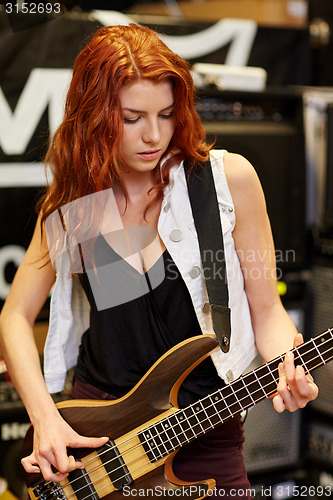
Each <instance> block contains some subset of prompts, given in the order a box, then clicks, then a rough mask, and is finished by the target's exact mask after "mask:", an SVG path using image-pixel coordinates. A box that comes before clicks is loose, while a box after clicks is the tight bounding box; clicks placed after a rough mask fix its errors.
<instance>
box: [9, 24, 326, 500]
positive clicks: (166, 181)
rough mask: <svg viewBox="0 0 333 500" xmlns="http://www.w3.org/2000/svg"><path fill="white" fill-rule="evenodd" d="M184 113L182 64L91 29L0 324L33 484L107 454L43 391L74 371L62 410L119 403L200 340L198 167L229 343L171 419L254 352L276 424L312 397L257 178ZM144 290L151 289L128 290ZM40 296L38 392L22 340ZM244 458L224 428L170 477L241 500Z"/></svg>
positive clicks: (163, 52)
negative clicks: (270, 373) (214, 212)
mask: <svg viewBox="0 0 333 500" xmlns="http://www.w3.org/2000/svg"><path fill="white" fill-rule="evenodd" d="M193 100H194V89H193V82H192V79H191V75H190V72H189V69H188V66H187V64H186V62H185V61H183V60H182V59H181V58H180V57H179V56H177V55H176V54H174V53H173V52H171V51H170V50H169V49H168V48H167V47H166V46H165V45H164V44H163V43H162V42H161V41H160V39H159V38H158V37H157V36H156V35H155V34H154V33H153V32H152V31H150V30H149V29H146V28H143V27H140V26H135V25H131V26H115V27H108V28H102V29H100V30H99V31H98V32H97V33H96V34H95V36H94V37H93V38H92V40H91V41H90V43H89V44H88V46H87V47H86V48H85V49H84V50H82V52H81V53H80V54H79V56H78V57H77V60H76V62H75V65H74V71H73V79H72V83H71V85H70V88H69V91H68V96H67V102H66V110H65V116H64V120H63V122H62V124H61V126H60V127H59V129H58V131H57V132H56V134H55V136H54V139H53V142H52V144H51V146H50V148H49V151H48V154H47V158H46V161H47V163H48V165H50V167H51V170H52V174H53V179H52V182H51V183H50V185H49V187H48V190H47V193H46V195H45V198H44V199H43V200H42V203H41V209H40V216H39V220H38V223H37V226H36V229H35V233H34V235H33V238H32V241H31V244H30V246H29V248H28V250H27V253H26V256H25V258H24V260H23V262H22V264H21V266H20V267H19V269H18V271H17V274H16V277H15V280H14V282H13V285H12V288H11V291H10V294H9V296H8V298H7V301H6V303H5V305H4V307H3V310H2V313H1V320H0V327H1V328H0V329H1V345H2V350H3V354H4V357H5V360H6V363H7V366H8V370H9V372H10V375H11V377H12V379H13V381H14V383H15V386H16V388H17V390H18V392H19V394H20V396H21V398H22V400H23V402H24V404H25V406H26V409H27V411H28V413H29V416H30V419H31V422H32V424H33V426H34V448H33V452H32V454H31V455H30V456H28V457H25V458H24V459H23V460H22V463H23V465H24V468H25V469H26V471H27V472H31V473H34V472H41V473H42V474H43V476H44V478H45V479H46V480H52V481H61V480H63V479H64V478H65V477H66V475H67V474H68V473H69V472H70V471H72V470H74V469H75V468H79V467H82V463H81V462H75V460H74V458H73V457H72V456H68V455H67V451H66V448H67V447H71V448H80V447H91V448H97V447H99V446H102V445H103V444H104V443H105V442H106V441H107V436H105V437H96V438H93V437H84V436H80V435H78V434H77V433H76V432H75V431H74V430H73V429H72V428H71V427H70V426H69V425H68V424H67V423H66V422H65V421H64V420H63V419H62V417H61V416H60V414H59V413H58V411H57V410H56V408H55V406H54V403H53V400H52V398H51V396H50V394H49V391H50V392H51V393H52V392H58V391H60V390H61V389H62V388H63V384H64V379H65V376H66V370H67V369H68V368H70V367H71V366H74V365H76V371H75V381H74V386H73V397H75V398H90V399H111V398H119V397H121V396H123V395H124V394H126V393H127V392H128V391H129V390H130V389H131V388H132V387H133V386H134V385H135V384H136V383H137V382H138V381H139V380H140V378H141V377H142V376H143V375H144V374H145V372H146V371H147V370H148V369H149V368H150V366H151V365H152V364H153V363H154V362H155V361H156V360H157V359H158V358H159V357H160V356H161V355H162V354H163V353H165V352H166V351H167V350H168V349H169V348H171V347H173V346H174V345H176V344H177V343H178V342H181V341H182V340H184V339H187V338H189V337H191V336H194V335H199V334H201V333H212V332H213V330H212V324H211V319H210V314H209V308H208V311H207V307H206V306H207V302H208V299H207V295H206V291H205V284H204V276H203V274H204V273H203V269H202V263H201V261H200V253H199V249H198V241H197V236H196V231H195V228H194V223H193V218H192V215H191V208H190V203H189V198H188V194H187V188H186V181H185V174H184V168H183V161H184V160H187V161H188V163H189V165H190V166H191V167H194V165H196V164H200V163H202V162H204V161H206V160H208V159H210V162H211V166H212V171H213V176H214V181H215V187H216V192H217V197H218V202H219V209H220V216H221V225H222V231H223V237H224V245H225V258H226V266H227V274H228V288H229V304H230V308H231V325H232V333H231V346H230V351H229V352H228V353H227V354H226V353H223V352H218V353H215V354H214V356H213V357H212V358H211V357H209V358H207V359H206V360H205V361H204V362H202V363H201V364H200V365H199V366H198V367H197V368H196V369H195V370H194V372H193V373H192V374H191V375H190V376H189V377H188V379H186V381H185V382H184V383H183V385H182V388H181V390H180V394H179V400H180V401H179V402H180V405H186V404H189V403H191V402H193V401H196V400H197V399H198V398H200V397H202V396H204V395H207V394H209V393H210V392H213V391H214V390H216V389H217V388H219V387H222V386H223V385H224V384H225V383H227V382H228V381H230V376H231V375H232V376H233V377H238V376H239V375H240V374H241V373H242V372H243V371H244V370H245V369H246V367H247V366H248V365H249V363H250V362H251V361H252V359H253V357H254V355H255V352H256V348H258V350H259V352H260V353H261V355H262V357H263V359H264V360H266V361H267V360H270V359H272V358H274V357H276V356H277V355H279V354H281V353H283V352H286V351H288V354H287V355H286V356H285V359H284V363H281V365H280V369H279V372H280V380H279V384H278V391H277V394H276V396H275V397H274V399H273V404H274V407H275V409H276V410H277V411H278V412H282V411H284V409H288V410H290V411H294V410H296V409H297V408H300V407H304V406H305V405H306V403H307V402H308V401H309V400H313V399H314V398H315V397H316V396H317V392H318V389H317V387H316V385H315V384H314V383H313V380H312V378H311V376H309V375H305V373H304V370H303V369H302V368H301V367H297V368H295V365H294V360H293V355H292V353H290V352H289V351H290V349H291V348H292V347H294V346H298V345H299V344H301V343H302V336H301V335H300V334H297V332H296V330H295V327H294V325H293V324H292V322H291V320H290V319H289V316H288V314H287V313H286V311H285V310H284V308H283V306H282V305H281V302H280V299H279V296H278V293H277V284H276V278H275V262H274V246H273V241H272V235H271V229H270V224H269V220H268V217H267V213H266V206H265V200H264V195H263V193H262V189H261V186H260V183H259V181H258V178H257V176H256V174H255V171H254V169H253V168H252V166H251V165H250V164H249V163H248V161H247V160H245V159H244V158H243V157H241V156H239V155H236V154H232V153H229V152H225V151H217V150H212V149H211V146H210V145H209V144H207V143H206V142H205V141H204V130H203V127H202V125H201V124H200V121H199V118H198V116H197V114H196V112H195V109H194V104H193ZM207 224H209V221H207ZM83 226H84V228H83ZM133 228H134V229H133ZM61 248H65V250H64V251H61V250H60V249H61ZM68 255H70V257H71V258H70V259H69V258H68ZM253 256H256V259H254V258H253ZM154 270H155V271H156V273H155V275H153V274H152V272H153V271H154ZM161 270H162V271H161ZM194 271H195V272H194ZM161 273H162V274H161ZM128 276H129V278H128ZM133 276H134V278H133ZM147 276H149V278H150V283H151V286H150V287H148V288H146V289H145V288H144V287H143V288H140V287H141V285H142V282H141V281H140V280H141V278H142V279H144V280H145V283H147V282H148V281H149V279H146V278H147ZM152 276H155V277H156V280H155V282H153V281H152V279H151V277H152ZM132 278H133V279H132ZM138 281H139V282H140V283H141V285H140V284H139V287H138V289H135V290H134V289H133V287H132V285H131V283H132V284H134V283H137V282H138ZM53 285H54V289H53V296H52V302H51V313H50V329H49V334H48V339H47V343H46V351H45V373H44V375H45V380H44V377H43V375H42V372H41V368H40V362H39V357H38V354H37V350H36V347H35V344H34V340H33V333H32V327H33V324H34V321H35V319H36V317H37V315H38V313H39V311H40V309H41V307H42V305H43V304H44V301H45V300H46V298H47V296H48V294H49V292H50V289H51V287H52V286H53ZM78 304H79V305H78ZM79 344H80V347H79V349H78V345H79ZM255 346H256V347H255ZM45 381H46V383H45ZM242 442H243V431H242V426H241V422H240V418H239V417H235V418H233V419H231V420H230V421H229V422H226V423H224V424H222V425H221V426H219V427H217V428H216V429H215V430H214V431H211V432H208V433H207V434H206V435H205V436H203V437H201V438H199V439H197V440H196V441H195V442H194V443H191V444H188V445H186V446H184V447H183V448H182V449H181V451H180V452H179V453H178V454H177V456H176V458H175V460H174V472H175V474H176V476H178V477H179V478H180V479H182V480H189V481H193V480H197V481H198V480H201V479H206V478H207V477H214V479H215V480H216V482H217V490H216V492H215V496H216V497H219V496H222V495H219V492H218V491H219V488H223V491H224V494H223V497H227V498H228V495H231V493H230V492H231V491H232V492H233V495H231V496H232V497H233V498H235V494H234V492H235V491H239V492H240V491H244V493H242V494H241V493H239V495H238V498H248V494H247V493H245V491H246V489H247V488H248V487H249V483H248V480H247V477H246V472H245V470H244V464H243V457H242V452H241V447H242ZM53 468H54V469H56V470H57V471H58V472H57V473H56V472H55V471H54V469H53ZM228 492H229V493H228ZM236 497H237V496H236Z"/></svg>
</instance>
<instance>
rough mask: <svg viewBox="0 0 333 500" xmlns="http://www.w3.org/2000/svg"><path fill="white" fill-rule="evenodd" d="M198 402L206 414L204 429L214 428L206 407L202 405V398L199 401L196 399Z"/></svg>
mask: <svg viewBox="0 0 333 500" xmlns="http://www.w3.org/2000/svg"><path fill="white" fill-rule="evenodd" d="M198 403H200V405H201V408H202V409H203V411H204V413H205V416H206V418H205V424H206V425H204V427H207V428H206V430H210V429H212V428H214V425H213V424H212V422H211V420H210V418H209V416H208V413H207V411H206V408H205V407H204V405H203V400H202V399H201V400H200V401H198Z"/></svg>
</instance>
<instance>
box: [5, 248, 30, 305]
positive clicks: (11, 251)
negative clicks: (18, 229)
mask: <svg viewBox="0 0 333 500" xmlns="http://www.w3.org/2000/svg"><path fill="white" fill-rule="evenodd" d="M24 254H25V249H24V248H23V247H20V246H18V245H7V246H5V247H3V248H1V249H0V299H1V300H6V297H7V295H8V292H9V289H10V286H11V283H7V281H6V279H5V270H6V266H7V265H8V264H9V263H11V262H13V263H14V264H15V266H16V267H18V266H19V265H20V264H21V261H22V259H23V257H24Z"/></svg>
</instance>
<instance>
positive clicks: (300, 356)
mask: <svg viewBox="0 0 333 500" xmlns="http://www.w3.org/2000/svg"><path fill="white" fill-rule="evenodd" d="M325 333H327V332H325ZM323 335H324V334H322V335H320V336H319V337H322V336H323ZM311 340H313V339H311ZM311 340H310V341H309V342H307V343H306V344H303V346H305V345H308V346H311V344H312V342H311ZM330 340H332V339H330V338H329V339H328V340H326V341H325V343H327V342H329V341H330ZM321 345H324V343H322V344H321ZM295 351H296V349H295ZM311 351H316V352H319V351H318V348H317V346H313V345H312V346H311V347H310V349H309V350H308V351H306V352H303V353H302V355H300V354H299V353H298V352H297V356H296V357H295V361H296V360H298V359H300V360H301V361H302V363H303V364H304V365H305V367H306V363H304V361H303V359H302V356H305V355H308V354H309V353H311ZM327 352H329V350H328V351H325V352H324V353H323V355H325V354H327ZM283 357H284V355H281V356H280V357H277V358H275V359H273V360H271V361H269V362H268V363H265V364H263V365H262V366H260V367H258V369H256V370H255V371H256V372H257V371H260V370H261V369H264V370H265V369H266V368H267V367H268V368H269V365H270V364H273V363H274V362H276V361H277V360H278V359H280V360H281V361H283ZM318 358H320V354H318ZM313 360H315V358H313ZM313 360H312V361H313ZM317 366H319V365H316V367H317ZM313 369H314V368H311V370H313ZM309 371H310V370H309V369H307V373H309ZM251 373H253V372H250V373H248V374H245V375H244V376H243V377H240V378H238V379H237V380H236V381H235V383H237V382H241V381H243V380H245V379H246V377H247V376H248V375H251ZM269 375H272V373H265V374H264V375H263V376H261V378H264V377H266V376H269ZM274 381H275V382H276V379H274ZM232 385H233V384H230V385H228V386H226V387H231V386H232ZM265 387H266V386H265ZM244 388H245V387H244V386H242V387H241V388H240V389H237V390H236V391H235V394H236V393H237V392H240V391H241V390H243V389H244ZM222 390H223V389H222ZM260 390H261V389H258V390H256V391H254V393H255V392H257V391H260ZM217 392H218V391H217ZM254 393H253V394H254ZM213 395H214V393H213V394H209V395H208V396H204V398H202V399H201V400H199V401H197V402H196V403H195V404H198V403H200V401H204V400H205V399H208V398H209V397H211V396H213ZM230 396H232V394H229V395H227V396H226V399H227V398H228V397H230ZM243 399H244V398H243ZM190 406H193V405H190ZM190 406H189V407H188V408H190ZM211 406H213V404H212V405H211ZM208 408H210V406H207V409H208ZM186 409H187V408H183V409H182V410H183V411H186ZM173 415H174V413H173V414H172V415H170V417H172V416H173ZM168 418H169V417H165V419H163V420H166V419H168ZM161 422H162V421H160V423H161ZM129 439H132V438H128V439H127V440H129ZM127 440H125V441H122V442H121V443H119V445H123V444H125V443H126V442H127ZM142 443H147V441H143V442H142ZM115 448H116V446H114V447H113V448H112V447H111V448H109V449H108V450H105V452H102V453H101V454H100V456H101V455H102V454H103V453H107V452H108V451H109V450H110V449H115ZM90 460H94V457H92V458H91V459H90Z"/></svg>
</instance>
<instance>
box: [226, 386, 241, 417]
mask: <svg viewBox="0 0 333 500" xmlns="http://www.w3.org/2000/svg"><path fill="white" fill-rule="evenodd" d="M222 393H223V396H224V401H225V404H226V407H227V409H228V411H229V413H230V416H231V417H233V416H234V415H235V414H236V413H239V412H241V411H242V409H243V408H242V407H241V405H240V404H239V402H238V400H237V397H236V395H235V392H234V390H233V387H232V385H231V384H230V385H227V386H226V387H223V390H222Z"/></svg>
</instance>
